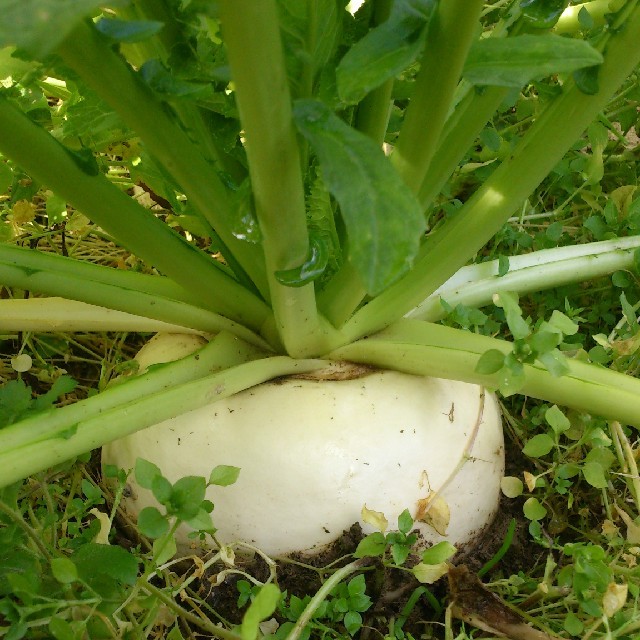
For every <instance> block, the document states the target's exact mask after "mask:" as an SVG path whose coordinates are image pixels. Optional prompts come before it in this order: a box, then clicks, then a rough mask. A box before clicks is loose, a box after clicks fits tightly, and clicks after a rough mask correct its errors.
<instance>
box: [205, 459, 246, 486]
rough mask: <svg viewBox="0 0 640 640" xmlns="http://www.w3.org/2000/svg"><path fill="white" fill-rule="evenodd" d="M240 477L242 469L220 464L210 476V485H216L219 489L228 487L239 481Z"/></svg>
mask: <svg viewBox="0 0 640 640" xmlns="http://www.w3.org/2000/svg"><path fill="white" fill-rule="evenodd" d="M239 475H240V467H232V466H229V465H226V464H219V465H218V466H216V467H214V469H213V471H212V472H211V475H210V476H209V484H215V485H217V486H219V487H228V486H229V485H230V484H233V483H234V482H236V480H237V479H238V476H239Z"/></svg>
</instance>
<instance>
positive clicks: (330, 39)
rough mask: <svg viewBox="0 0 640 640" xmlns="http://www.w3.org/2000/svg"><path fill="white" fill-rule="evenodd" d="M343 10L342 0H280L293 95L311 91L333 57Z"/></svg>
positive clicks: (285, 50) (281, 27)
mask: <svg viewBox="0 0 640 640" xmlns="http://www.w3.org/2000/svg"><path fill="white" fill-rule="evenodd" d="M344 14H346V12H345V11H344V2H340V0H314V1H313V2H300V0H278V16H279V19H280V32H281V34H282V44H283V47H284V52H285V61H286V67H287V77H288V79H289V86H290V89H291V95H292V96H293V97H294V98H298V97H302V96H306V95H309V92H310V90H312V89H313V85H315V83H316V82H317V80H318V74H319V73H320V72H321V71H322V70H323V68H324V67H325V65H326V64H327V62H328V61H329V60H331V58H333V57H334V55H335V52H336V50H337V48H338V45H339V43H340V39H341V35H342V17H343V15H344ZM309 84H311V85H312V86H309Z"/></svg>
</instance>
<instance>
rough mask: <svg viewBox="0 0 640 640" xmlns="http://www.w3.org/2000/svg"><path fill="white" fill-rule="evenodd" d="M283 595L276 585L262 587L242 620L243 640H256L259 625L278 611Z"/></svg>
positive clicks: (241, 633) (241, 631)
mask: <svg viewBox="0 0 640 640" xmlns="http://www.w3.org/2000/svg"><path fill="white" fill-rule="evenodd" d="M281 595H282V594H281V593H280V589H278V587H276V585H275V584H271V583H270V584H265V585H264V586H263V587H261V589H260V591H258V593H257V595H256V597H255V598H254V599H253V602H252V603H251V605H250V606H249V608H248V609H247V612H246V613H245V614H244V616H243V618H242V624H241V625H240V635H241V636H242V640H256V637H257V636H258V629H259V624H260V623H261V622H262V621H263V620H265V619H266V618H268V617H269V616H270V615H271V614H272V613H273V612H274V611H275V610H276V606H277V605H278V602H279V600H280V596H281Z"/></svg>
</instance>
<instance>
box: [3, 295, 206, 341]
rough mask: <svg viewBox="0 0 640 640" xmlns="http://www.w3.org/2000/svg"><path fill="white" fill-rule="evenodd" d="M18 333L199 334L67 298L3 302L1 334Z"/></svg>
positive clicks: (158, 321) (177, 326)
mask: <svg viewBox="0 0 640 640" xmlns="http://www.w3.org/2000/svg"><path fill="white" fill-rule="evenodd" d="M18 331H31V332H35V333H47V332H57V331H65V332H72V331H82V332H89V331H126V332H137V333H150V332H157V331H161V332H163V333H191V334H193V333H198V332H197V331H195V330H194V329H189V328H188V327H182V326H180V325H177V324H169V323H166V322H162V321H161V320H153V319H151V318H145V317H143V316H136V315H133V314H131V313H126V312H123V311H116V310H114V309H111V308H106V307H99V306H97V305H92V304H86V303H85V302H76V301H75V300H65V299H64V298H26V299H9V300H0V333H7V332H9V333H11V332H18Z"/></svg>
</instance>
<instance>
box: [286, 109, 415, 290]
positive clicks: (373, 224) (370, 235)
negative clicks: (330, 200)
mask: <svg viewBox="0 0 640 640" xmlns="http://www.w3.org/2000/svg"><path fill="white" fill-rule="evenodd" d="M293 112H294V119H295V122H296V125H297V127H298V129H299V131H300V133H301V134H302V135H303V136H304V137H305V138H306V139H307V140H308V141H309V143H310V145H311V147H312V148H313V150H314V151H315V153H316V154H317V156H318V158H319V160H320V165H321V167H322V176H323V178H324V181H325V184H326V186H327V189H328V190H329V192H330V193H331V194H332V195H333V196H334V197H335V199H336V200H337V201H338V203H339V204H340V211H341V214H342V218H343V220H344V223H345V226H346V228H347V234H348V237H349V254H348V257H349V260H350V262H351V263H352V264H353V266H354V267H355V268H356V270H357V271H358V273H359V275H360V277H361V279H362V282H363V284H364V286H365V288H366V290H367V292H368V293H369V294H371V295H376V294H378V293H380V292H381V291H383V290H384V289H385V288H386V287H388V286H389V285H390V284H391V283H393V282H394V281H395V280H397V279H398V278H399V277H400V276H401V275H402V274H403V273H404V272H405V271H407V270H408V269H409V268H410V267H411V264H412V262H413V259H414V257H415V255H416V253H417V251H418V247H419V243H420V236H421V234H422V232H423V231H424V228H425V221H424V218H423V216H422V212H421V209H420V205H419V204H418V202H417V200H416V199H415V197H414V196H413V194H412V193H411V192H410V191H409V189H408V188H407V186H406V185H405V184H404V183H403V182H402V180H401V179H400V176H399V175H398V174H397V172H396V171H395V169H394V168H393V166H392V165H391V163H390V162H389V160H388V159H387V158H386V157H385V155H384V154H383V152H382V150H381V149H379V148H378V146H377V145H376V144H375V142H373V140H371V139H370V138H368V137H367V136H365V135H364V134H362V133H360V132H358V131H355V130H354V129H352V128H351V127H349V126H348V125H346V124H345V123H344V122H343V121H342V120H340V119H339V118H338V117H337V116H336V115H335V114H334V113H333V112H332V111H331V110H330V109H329V108H328V107H326V106H325V105H324V104H322V103H321V102H318V101H316V100H298V101H297V102H296V103H295V104H294V109H293Z"/></svg>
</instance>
